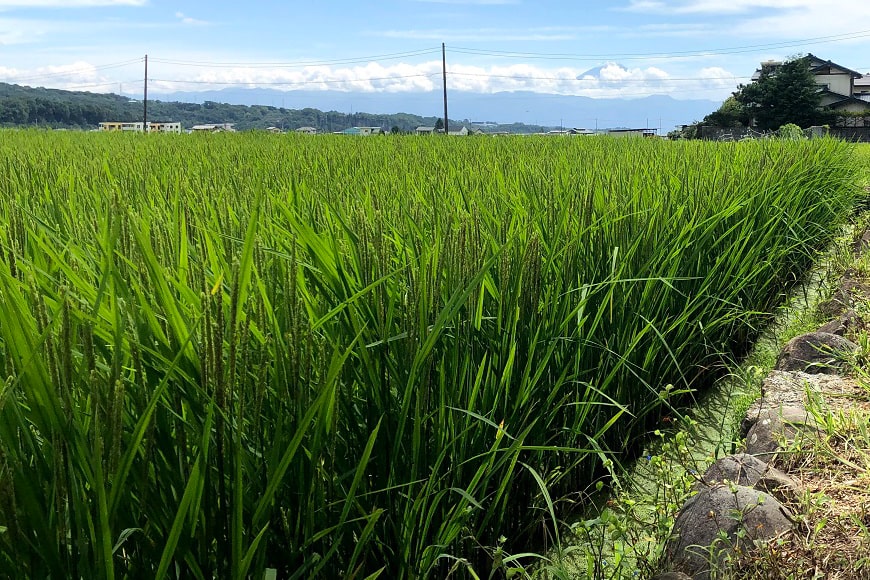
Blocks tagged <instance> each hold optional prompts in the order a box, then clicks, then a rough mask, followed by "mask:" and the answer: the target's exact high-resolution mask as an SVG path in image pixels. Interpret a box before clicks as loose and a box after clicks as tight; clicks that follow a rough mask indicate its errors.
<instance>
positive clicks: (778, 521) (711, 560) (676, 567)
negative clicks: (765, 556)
mask: <svg viewBox="0 0 870 580" xmlns="http://www.w3.org/2000/svg"><path fill="white" fill-rule="evenodd" d="M865 237H868V236H865ZM868 241H870V238H868V240H863V239H862V240H861V241H860V242H859V243H860V244H861V247H859V248H856V250H864V249H865V247H866V245H867V242H868ZM856 253H857V252H856ZM868 297H870V286H868V285H867V283H866V282H865V281H863V280H862V279H861V278H860V277H859V276H858V274H857V273H856V272H854V271H847V272H846V273H845V275H844V278H843V279H842V281H841V284H840V286H839V288H838V289H837V290H836V292H835V293H834V295H833V297H832V298H831V299H830V300H828V301H826V302H824V303H822V304H821V305H820V306H819V310H820V311H821V312H822V313H824V314H825V315H826V316H828V317H830V319H831V320H830V322H828V323H826V324H824V325H823V326H822V327H821V328H820V329H819V330H818V331H817V332H812V333H809V334H804V335H802V336H798V337H796V338H794V339H792V340H791V341H790V342H789V343H788V344H787V345H786V346H785V347H784V348H783V350H782V352H781V353H780V355H779V358H778V360H777V364H776V368H775V370H773V371H771V373H770V374H769V375H768V376H767V377H766V378H765V380H764V383H763V387H762V396H761V397H760V398H759V399H758V400H756V401H755V402H754V403H753V404H752V406H751V407H750V408H749V410H748V412H747V413H746V416H745V417H744V418H743V421H742V423H741V433H740V436H741V438H742V439H743V440H744V441H745V443H744V445H743V449H742V451H741V452H740V453H737V454H735V455H730V456H727V457H724V458H722V459H719V460H718V461H717V462H716V463H714V464H713V465H712V466H710V468H709V469H707V471H706V473H704V475H703V476H702V477H701V478H700V481H699V482H698V484H697V491H698V493H697V494H695V495H694V496H693V497H691V498H690V499H689V500H688V501H687V502H686V503H685V505H684V506H683V508H682V509H681V510H680V513H679V515H678V517H677V519H676V521H675V524H674V530H673V534H672V538H671V540H670V542H669V543H668V545H667V547H666V556H665V563H666V567H667V569H668V570H669V571H668V572H665V573H663V574H660V575H659V576H658V577H657V578H659V579H660V580H677V579H686V578H690V579H708V578H711V577H721V574H718V573H717V572H719V571H724V570H727V568H728V567H729V566H733V565H734V562H737V561H740V560H745V558H747V557H748V556H751V555H752V553H753V552H754V551H755V550H756V549H757V547H758V546H759V545H763V544H764V543H766V542H768V541H770V540H773V539H774V538H777V537H779V536H782V535H784V534H786V533H788V532H790V531H791V530H792V529H793V528H794V525H795V514H793V513H791V512H790V510H789V509H788V508H787V507H785V505H783V504H784V503H785V501H784V500H783V498H784V494H789V493H790V494H792V496H793V495H794V494H795V493H797V492H800V490H801V486H802V483H801V481H798V480H797V479H795V478H793V477H792V476H790V475H788V474H786V473H783V472H782V471H780V470H779V469H777V468H776V467H774V465H775V463H776V460H777V456H778V454H780V453H781V452H782V451H783V450H784V449H785V448H788V447H789V446H790V445H792V444H794V442H795V440H797V439H800V438H802V437H814V436H815V435H816V432H817V430H818V429H819V428H820V426H818V425H817V424H816V418H815V416H814V415H813V413H811V412H809V411H808V410H807V409H808V404H807V403H808V400H810V399H814V398H815V399H816V400H818V399H819V398H821V399H823V400H824V401H825V404H826V405H828V407H829V408H836V407H837V406H838V405H844V404H848V403H846V402H844V401H848V400H850V399H851V398H853V397H854V396H855V395H856V393H858V392H860V390H861V388H860V387H859V386H858V385H857V384H856V382H855V381H854V380H853V379H852V378H849V377H848V376H844V375H846V374H847V373H848V369H849V368H850V364H853V363H854V359H855V355H856V353H857V352H858V351H859V350H860V349H859V346H858V345H857V344H855V343H854V342H852V341H851V340H849V339H847V338H846V336H852V337H854V336H855V334H856V333H857V332H859V331H862V330H864V329H865V321H864V320H863V319H862V317H861V315H859V314H858V312H860V310H861V309H860V305H861V304H866V303H867V300H868ZM856 307H858V308H857V311H856ZM850 361H851V363H850ZM865 398H866V392H865Z"/></svg>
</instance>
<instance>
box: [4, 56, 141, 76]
mask: <svg viewBox="0 0 870 580" xmlns="http://www.w3.org/2000/svg"><path fill="white" fill-rule="evenodd" d="M140 62H142V59H141V58H135V59H131V60H125V61H121V62H115V63H110V64H104V65H98V66H92V67H88V68H80V69H69V70H63V71H55V72H46V73H39V74H34V75H28V76H23V77H22V76H14V77H9V78H11V79H14V80H15V81H16V82H20V81H32V80H42V79H50V78H57V77H64V76H69V75H71V74H78V73H89V72H93V71H104V70H109V69H114V68H121V67H125V66H130V65H131V64H137V63H140Z"/></svg>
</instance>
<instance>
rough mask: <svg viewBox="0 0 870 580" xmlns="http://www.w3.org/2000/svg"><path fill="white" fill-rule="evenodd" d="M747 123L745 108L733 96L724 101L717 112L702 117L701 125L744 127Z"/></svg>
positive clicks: (748, 120) (748, 118)
mask: <svg viewBox="0 0 870 580" xmlns="http://www.w3.org/2000/svg"><path fill="white" fill-rule="evenodd" d="M749 122H750V117H749V113H748V111H747V108H746V107H745V106H743V104H742V103H741V102H740V101H738V100H737V98H736V97H735V96H734V95H731V96H730V97H728V98H727V99H725V102H724V103H722V106H721V107H719V109H718V110H716V111H713V112H712V113H710V114H709V115H707V116H706V117H704V120H703V121H702V122H701V124H702V125H711V126H713V127H745V126H747V125H748V124H749Z"/></svg>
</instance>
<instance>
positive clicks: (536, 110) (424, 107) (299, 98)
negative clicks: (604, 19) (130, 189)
mask: <svg viewBox="0 0 870 580" xmlns="http://www.w3.org/2000/svg"><path fill="white" fill-rule="evenodd" d="M592 72H595V71H594V70H593V71H590V73H592ZM150 94H153V96H154V98H157V99H161V100H166V101H184V102H194V103H203V102H205V101H213V102H218V103H229V104H234V105H269V106H273V107H278V108H288V109H304V108H316V109H320V110H321V111H340V112H342V113H345V114H353V113H355V112H359V111H365V112H366V113H370V114H374V115H387V114H393V113H397V112H403V113H409V114H412V115H420V116H422V117H439V116H442V115H443V112H442V111H443V106H444V105H443V102H442V97H441V94H440V93H438V92H432V93H364V92H337V91H279V90H275V89H223V90H217V91H201V92H177V93H168V94H159V93H157V94H154V93H150ZM720 104H721V103H720V102H718V101H711V100H702V99H696V100H681V99H674V98H672V97H670V96H665V95H654V96H649V97H644V98H637V99H593V98H589V97H577V96H569V95H552V94H543V93H534V92H530V91H522V92H502V93H494V94H480V93H469V92H459V91H454V92H452V93H449V94H448V112H449V114H450V119H451V120H453V119H457V120H465V121H469V122H480V123H483V122H489V123H493V124H495V123H498V124H510V123H523V124H526V125H541V126H547V127H558V126H560V125H564V126H566V127H568V126H572V127H583V128H587V129H595V128H596V124H597V125H598V128H599V129H604V128H615V127H632V128H641V127H644V128H646V127H649V128H657V127H661V128H662V129H663V130H664V131H665V132H667V131H668V130H670V129H672V128H673V127H674V126H675V125H684V124H689V123H692V122H694V121H698V120H700V119H702V118H703V117H704V116H705V115H707V114H709V113H711V112H713V111H715V110H716V109H717V108H718V107H719V105H720Z"/></svg>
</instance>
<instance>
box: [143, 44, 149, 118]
mask: <svg viewBox="0 0 870 580" xmlns="http://www.w3.org/2000/svg"><path fill="white" fill-rule="evenodd" d="M142 132H143V133H147V132H148V55H147V54H146V55H145V90H144V91H143V95H142Z"/></svg>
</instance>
